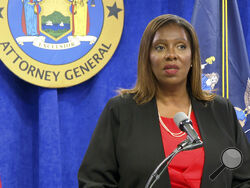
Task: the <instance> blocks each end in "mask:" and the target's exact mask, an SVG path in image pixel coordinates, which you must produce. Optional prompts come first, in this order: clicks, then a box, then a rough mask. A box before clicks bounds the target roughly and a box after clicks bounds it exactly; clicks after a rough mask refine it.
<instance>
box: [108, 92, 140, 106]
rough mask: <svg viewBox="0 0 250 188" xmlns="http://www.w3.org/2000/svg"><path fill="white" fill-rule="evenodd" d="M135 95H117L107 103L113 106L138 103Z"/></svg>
mask: <svg viewBox="0 0 250 188" xmlns="http://www.w3.org/2000/svg"><path fill="white" fill-rule="evenodd" d="M133 97H134V94H123V95H117V96H114V97H112V98H111V99H109V101H108V103H107V105H108V106H112V107H115V106H120V105H136V102H135V100H134V99H133Z"/></svg>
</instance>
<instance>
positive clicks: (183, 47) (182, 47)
mask: <svg viewBox="0 0 250 188" xmlns="http://www.w3.org/2000/svg"><path fill="white" fill-rule="evenodd" d="M177 47H178V48H179V49H181V50H184V49H186V45H184V44H180V45H178V46H177Z"/></svg>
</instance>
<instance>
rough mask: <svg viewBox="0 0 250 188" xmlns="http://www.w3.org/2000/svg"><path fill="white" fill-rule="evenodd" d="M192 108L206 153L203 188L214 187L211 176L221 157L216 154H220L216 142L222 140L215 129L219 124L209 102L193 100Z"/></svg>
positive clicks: (202, 180)
mask: <svg viewBox="0 0 250 188" xmlns="http://www.w3.org/2000/svg"><path fill="white" fill-rule="evenodd" d="M192 106H193V110H194V113H195V117H196V121H197V124H198V127H199V131H200V134H201V139H202V141H203V146H204V152H205V160H204V166H203V174H202V179H201V188H203V187H204V188H206V187H208V186H210V187H213V186H212V184H213V182H212V181H211V180H210V179H209V176H210V175H211V174H212V173H213V172H214V171H215V170H216V168H217V167H218V163H219V162H220V157H218V156H217V155H216V154H215V153H218V152H217V148H216V145H218V143H216V141H218V140H220V139H218V137H219V135H218V133H217V132H218V131H217V130H216V129H215V127H216V124H217V123H216V120H215V119H214V115H213V114H212V113H213V112H212V110H211V104H209V102H207V103H204V102H201V101H198V100H196V99H194V98H193V99H192Z"/></svg>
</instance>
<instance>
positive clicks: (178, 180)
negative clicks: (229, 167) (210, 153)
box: [160, 111, 204, 188]
mask: <svg viewBox="0 0 250 188" xmlns="http://www.w3.org/2000/svg"><path fill="white" fill-rule="evenodd" d="M161 119H162V121H163V123H164V124H165V125H166V126H167V128H168V129H169V130H170V131H171V132H172V133H179V132H180V129H179V128H178V127H177V125H176V124H175V123H174V120H173V118H165V117H161ZM191 120H192V123H193V128H194V129H195V130H196V132H197V133H198V135H199V137H200V138H201V136H200V132H199V128H198V125H197V122H196V119H195V115H194V113H193V111H192V113H191ZM160 128H161V136H162V142H163V147H164V152H165V156H166V157H167V156H168V155H169V154H170V153H172V152H173V151H174V150H175V149H176V147H177V145H178V144H179V143H181V142H182V141H184V140H185V139H186V137H187V135H186V134H185V135H183V136H181V137H174V136H172V135H171V134H170V133H169V132H167V131H166V130H165V128H164V127H163V126H162V125H161V123H160ZM203 165H204V148H203V147H202V148H198V149H194V150H190V151H182V152H180V153H178V154H177V155H176V156H175V157H174V159H173V160H172V161H171V163H170V164H169V166H168V173H169V177H170V183H171V187H172V188H200V183H201V177H202V171H203Z"/></svg>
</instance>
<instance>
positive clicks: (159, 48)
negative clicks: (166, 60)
mask: <svg viewBox="0 0 250 188" xmlns="http://www.w3.org/2000/svg"><path fill="white" fill-rule="evenodd" d="M155 49H156V50H157V51H161V50H163V49H164V46H159V45H158V46H156V47H155Z"/></svg>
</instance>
